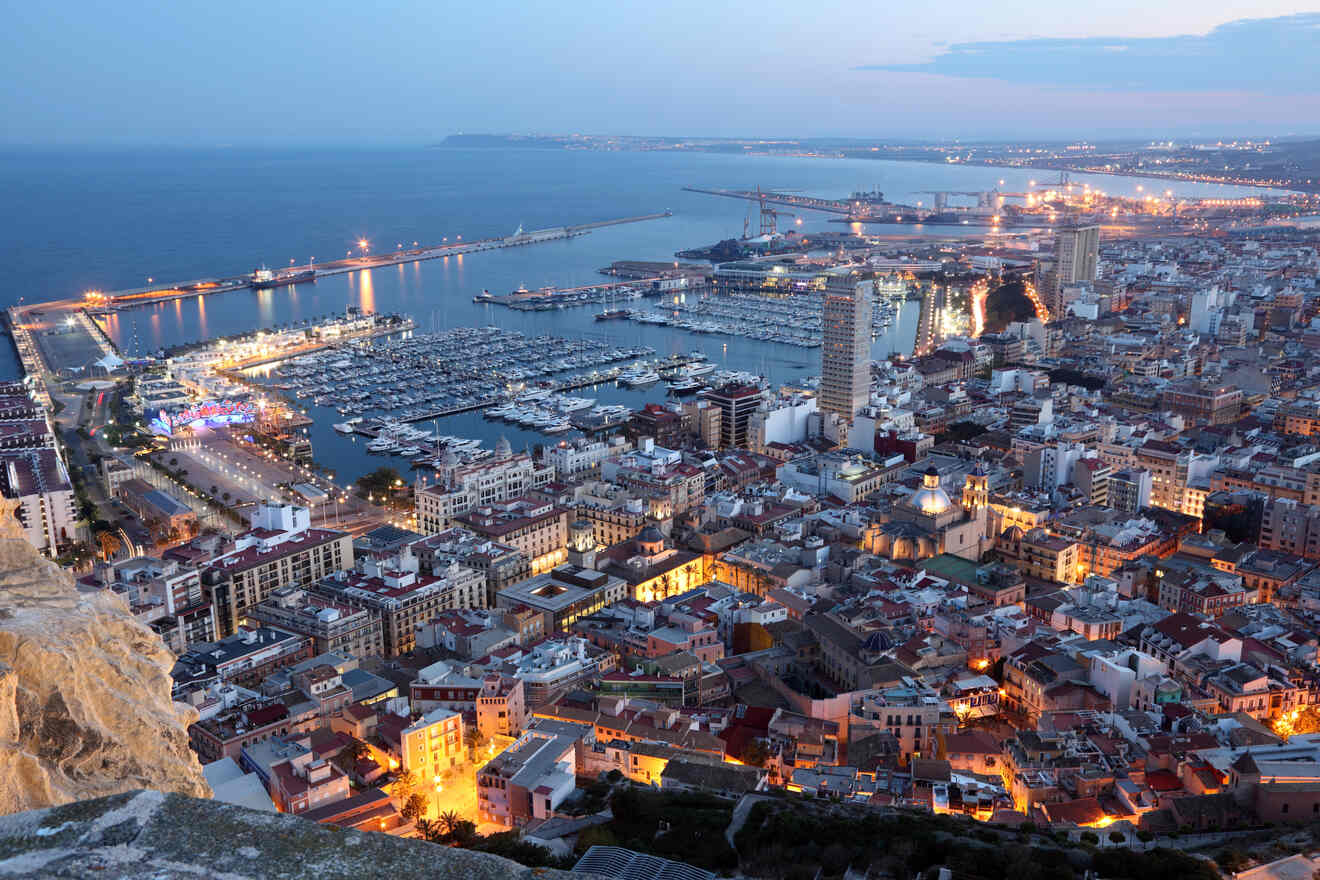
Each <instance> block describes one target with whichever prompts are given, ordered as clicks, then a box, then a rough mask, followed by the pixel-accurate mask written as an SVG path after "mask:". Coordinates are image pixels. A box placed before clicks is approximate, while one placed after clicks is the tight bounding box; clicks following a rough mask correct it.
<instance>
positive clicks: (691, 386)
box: [669, 376, 701, 394]
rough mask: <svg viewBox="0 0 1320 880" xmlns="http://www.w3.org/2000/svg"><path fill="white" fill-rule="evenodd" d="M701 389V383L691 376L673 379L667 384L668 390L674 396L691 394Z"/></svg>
mask: <svg viewBox="0 0 1320 880" xmlns="http://www.w3.org/2000/svg"><path fill="white" fill-rule="evenodd" d="M700 387H701V383H700V382H698V381H697V380H696V379H693V378H692V377H691V376H688V377H686V378H682V379H675V380H674V381H673V382H670V383H669V390H670V391H671V392H673V393H674V394H691V393H692V392H693V391H696V390H697V389H698V388H700Z"/></svg>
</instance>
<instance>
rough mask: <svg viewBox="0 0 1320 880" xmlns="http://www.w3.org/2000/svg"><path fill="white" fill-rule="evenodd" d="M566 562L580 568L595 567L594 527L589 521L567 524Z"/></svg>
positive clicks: (577, 520) (579, 520) (582, 520)
mask: <svg viewBox="0 0 1320 880" xmlns="http://www.w3.org/2000/svg"><path fill="white" fill-rule="evenodd" d="M568 561H569V562H571V563H573V564H574V565H576V566H580V567H581V568H593V569H594V568H595V567H596V527H595V526H594V525H592V524H591V521H590V520H585V519H576V520H573V522H571V523H569V524H568Z"/></svg>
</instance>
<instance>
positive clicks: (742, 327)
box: [597, 292, 902, 348]
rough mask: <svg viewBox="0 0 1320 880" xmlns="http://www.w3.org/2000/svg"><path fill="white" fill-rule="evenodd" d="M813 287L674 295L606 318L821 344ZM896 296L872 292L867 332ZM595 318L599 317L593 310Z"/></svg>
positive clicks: (897, 302)
mask: <svg viewBox="0 0 1320 880" xmlns="http://www.w3.org/2000/svg"><path fill="white" fill-rule="evenodd" d="M822 303H823V299H822V297H821V294H820V293H819V292H806V293H796V294H790V295H787V296H779V297H775V298H770V297H765V296H753V295H750V294H740V293H722V294H718V295H715V294H712V295H698V296H683V297H676V298H675V299H674V301H673V302H672V303H666V304H664V305H662V306H659V307H656V308H651V309H629V310H621V311H620V312H619V313H617V314H613V315H611V316H610V317H612V318H626V319H628V320H630V321H634V322H636V323H639V324H645V325H666V326H670V327H677V328H679V329H682V330H687V331H689V332H691V333H703V334H716V335H724V336H740V337H743V338H746V339H754V340H757V341H759V342H777V343H781V344H783V345H792V346H797V347H799V348H819V347H820V345H821V308H822ZM901 303H902V299H901V298H899V299H894V298H890V297H884V296H881V297H877V298H875V300H874V302H873V316H872V336H873V337H875V338H879V337H881V336H883V335H884V334H885V333H886V332H887V331H888V330H889V328H890V327H891V326H893V323H894V321H895V319H896V316H897V314H898V311H899V309H900V307H901ZM597 318H598V319H599V318H601V316H600V315H597Z"/></svg>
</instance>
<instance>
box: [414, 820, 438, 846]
mask: <svg viewBox="0 0 1320 880" xmlns="http://www.w3.org/2000/svg"><path fill="white" fill-rule="evenodd" d="M415 824H416V826H417V834H418V835H419V836H420V837H421V838H422V840H429V841H430V842H431V843H439V842H440V838H441V836H442V835H443V832H441V830H440V825H439V823H438V822H432V821H431V820H430V819H418V820H417V822H416V823H415Z"/></svg>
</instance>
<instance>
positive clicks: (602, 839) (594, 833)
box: [573, 825, 619, 853]
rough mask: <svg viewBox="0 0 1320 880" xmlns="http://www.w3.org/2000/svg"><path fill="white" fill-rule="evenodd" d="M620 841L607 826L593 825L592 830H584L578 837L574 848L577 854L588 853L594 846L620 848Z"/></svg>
mask: <svg viewBox="0 0 1320 880" xmlns="http://www.w3.org/2000/svg"><path fill="white" fill-rule="evenodd" d="M618 845H619V839H618V838H617V837H615V836H614V832H613V831H611V830H610V829H609V827H608V826H606V825H593V826H591V827H590V828H584V829H582V833H581V834H579V835H578V839H577V845H576V846H574V847H573V849H574V850H576V851H577V852H580V853H581V852H586V851H587V850H589V849H590V848H591V847H593V846H618Z"/></svg>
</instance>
